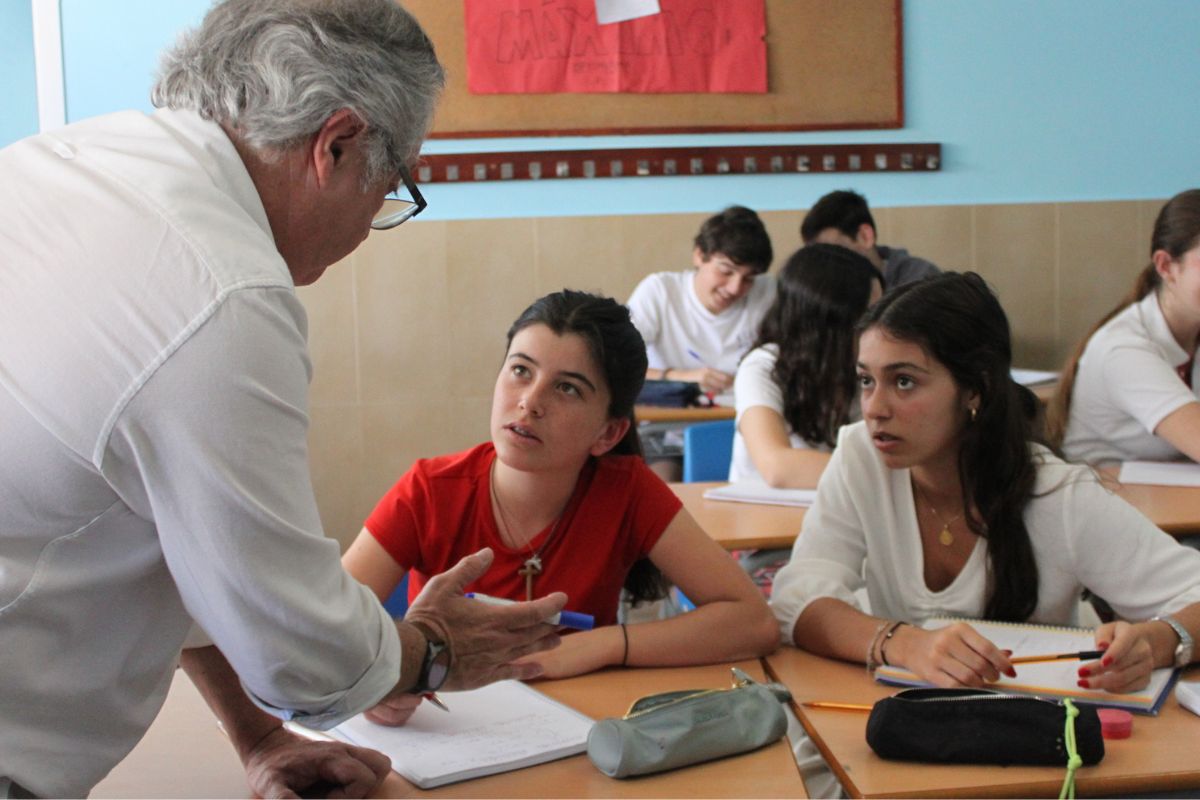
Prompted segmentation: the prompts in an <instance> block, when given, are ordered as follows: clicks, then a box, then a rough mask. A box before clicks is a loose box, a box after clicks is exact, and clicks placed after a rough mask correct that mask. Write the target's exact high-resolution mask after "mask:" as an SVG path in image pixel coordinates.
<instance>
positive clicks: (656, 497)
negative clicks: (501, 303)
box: [343, 290, 779, 724]
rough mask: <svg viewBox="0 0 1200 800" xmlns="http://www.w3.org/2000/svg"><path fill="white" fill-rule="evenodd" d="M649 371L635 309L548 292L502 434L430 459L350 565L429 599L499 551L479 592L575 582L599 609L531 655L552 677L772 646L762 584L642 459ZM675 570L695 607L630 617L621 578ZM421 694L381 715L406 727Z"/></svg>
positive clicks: (495, 425) (515, 594) (729, 656)
mask: <svg viewBox="0 0 1200 800" xmlns="http://www.w3.org/2000/svg"><path fill="white" fill-rule="evenodd" d="M645 374H646V349H645V344H644V343H643V341H642V338H641V336H640V335H639V334H638V332H637V329H636V328H634V326H633V324H632V322H630V319H629V312H628V310H627V309H626V308H625V307H624V306H622V305H620V304H619V303H617V302H616V301H614V300H611V299H609V298H604V297H597V296H595V295H590V294H586V293H583V292H574V291H569V290H568V291H562V292H556V293H554V294H550V295H547V296H545V297H543V298H541V299H539V300H537V301H536V302H534V303H533V305H531V306H530V307H529V308H528V309H526V310H525V312H524V313H523V314H521V316H520V317H519V318H518V319H517V321H516V322H515V323H513V326H512V327H511V328H510V329H509V331H508V349H507V351H506V354H505V358H504V363H503V366H502V368H501V370H500V374H499V376H497V378H496V386H495V391H494V393H493V397H492V415H491V442H490V443H485V444H482V445H479V446H477V447H474V448H471V449H470V450H467V451H465V452H462V453H457V454H453V455H448V456H440V457H437V458H432V459H423V460H421V461H418V462H417V463H416V464H415V465H414V466H413V467H412V469H410V470H409V472H407V473H406V474H405V475H404V476H403V477H402V478H401V479H400V481H399V482H397V484H396V485H395V486H394V487H393V488H392V489H391V490H390V491H389V492H388V493H387V494H386V495H385V496H384V497H383V498H382V499H381V500H380V501H379V504H378V505H377V507H376V508H375V510H374V511H373V512H372V514H371V515H370V517H368V519H367V521H366V524H365V527H364V528H363V530H362V532H361V533H359V535H358V538H357V539H356V540H355V541H354V544H353V545H352V546H351V547H350V549H349V550H348V551H347V552H346V555H345V557H344V558H343V563H344V564H345V566H346V569H347V570H348V571H349V572H350V574H351V575H353V576H354V577H355V578H356V579H358V580H359V581H361V582H363V583H364V584H366V585H367V586H369V587H370V588H371V589H372V590H373V591H374V592H375V593H376V594H377V595H378V596H379V598H380V599H381V600H382V599H384V598H386V597H388V596H389V595H390V594H391V593H392V592H393V591H394V590H395V588H396V586H397V585H399V583H400V582H401V580H402V579H403V578H404V576H405V574H408V573H410V572H411V582H412V583H413V584H414V586H413V587H412V589H411V591H412V592H413V594H414V596H415V593H416V592H417V591H419V589H420V585H422V584H423V582H424V580H425V579H426V578H427V577H428V576H430V575H435V574H437V573H439V572H442V571H444V570H445V569H448V568H449V567H451V566H453V565H454V564H455V563H456V562H457V561H458V560H459V559H460V558H462V557H463V556H466V555H469V554H470V553H473V552H475V551H476V550H478V549H480V548H481V547H491V548H492V549H493V551H494V553H495V560H494V562H493V564H492V567H491V569H490V570H489V571H488V573H487V574H486V575H484V576H483V577H482V578H480V579H479V580H478V581H477V582H476V583H475V584H473V585H471V586H468V587H467V589H468V591H478V592H482V593H485V594H489V595H493V596H499V597H506V598H509V599H513V600H525V599H527V598H529V597H540V596H543V595H545V594H547V593H549V592H552V591H563V592H566V593H567V595H568V596H569V597H570V600H569V601H568V603H567V608H568V609H570V610H572V611H581V612H584V613H588V614H591V615H593V616H594V617H595V618H596V628H595V629H593V630H591V631H585V632H580V633H574V634H571V635H569V636H565V637H564V638H563V642H562V645H561V646H560V647H558V648H556V649H554V650H550V651H546V652H543V653H538V654H536V655H533V656H529V657H528V658H529V659H531V660H536V661H537V662H538V663H539V664H541V665H542V666H543V668H544V670H545V676H546V677H550V678H562V677H567V676H570V675H578V674H581V673H585V672H590V671H592V670H596V669H600V668H601V667H606V666H611V665H627V666H675V665H685V664H700V663H712V662H719V661H731V660H736V659H743V658H751V657H756V656H761V655H765V654H767V653H769V652H771V651H772V650H774V649H775V647H776V645H777V643H778V640H779V630H778V627H777V626H776V624H775V623H774V621H773V619H772V617H771V614H770V612H769V611H768V609H767V606H766V604H765V603H764V602H763V599H762V597H761V595H760V594H759V592H758V591H757V590H756V588H755V587H754V585H753V584H752V583H751V582H750V580H749V579H748V578H747V576H746V574H745V573H744V572H743V571H742V570H741V569H739V568H738V565H737V564H736V562H734V561H733V559H731V558H730V557H729V556H728V554H726V553H725V552H724V551H723V550H722V549H721V548H720V547H719V546H718V545H717V544H715V543H714V542H713V540H712V539H711V538H709V537H708V536H707V535H706V534H705V533H704V531H703V530H701V528H700V526H699V525H698V524H697V523H696V521H695V520H694V519H693V518H692V517H691V515H690V514H688V512H687V511H686V510H684V509H683V508H682V505H681V503H680V502H679V500H678V498H677V497H676V496H675V494H674V493H673V492H672V491H671V490H670V488H669V487H668V486H667V485H666V484H664V483H663V482H662V481H661V480H660V479H659V478H658V477H657V476H655V475H654V474H653V473H652V472H651V471H650V470H649V468H648V467H646V465H645V463H644V462H643V461H642V459H641V458H640V444H639V442H638V435H637V429H636V426H635V424H634V421H633V404H634V400H635V398H636V397H637V394H638V391H639V390H640V389H641V385H642V382H643V380H644V378H645ZM660 570H661V574H660V572H659V571H660ZM664 575H665V578H666V580H667V581H669V582H670V583H673V584H675V585H677V586H679V588H680V589H681V590H682V591H683V592H684V593H685V594H686V595H687V597H688V598H689V599H690V600H691V601H692V602H694V603H695V605H696V609H695V610H694V611H691V612H689V613H687V614H683V615H679V616H675V617H672V618H669V619H663V620H656V621H653V622H645V623H642V624H638V625H631V626H626V625H624V624H617V607H618V604H619V595H620V590H621V587H622V585H624V586H625V587H626V588H627V589H628V590H629V592H630V594H631V596H632V598H633V599H634V600H635V601H640V600H646V599H651V598H654V597H661V596H662V595H663V586H664V585H665V583H664V581H663V576H664ZM419 702H420V698H418V697H415V696H413V697H403V698H401V699H399V700H395V701H391V702H390V703H389V704H388V705H387V706H384V705H380V706H376V708H375V709H372V710H371V711H370V712H368V717H369V718H371V719H373V720H375V721H377V722H381V723H384V724H401V723H402V722H404V720H406V719H407V718H408V716H409V715H410V714H411V713H412V711H413V709H414V708H416V706H417V704H418V703H419Z"/></svg>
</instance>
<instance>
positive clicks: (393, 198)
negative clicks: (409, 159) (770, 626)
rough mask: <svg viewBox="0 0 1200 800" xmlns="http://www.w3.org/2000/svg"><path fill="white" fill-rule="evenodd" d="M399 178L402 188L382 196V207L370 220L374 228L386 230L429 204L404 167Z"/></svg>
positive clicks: (414, 214) (409, 217) (405, 220)
mask: <svg viewBox="0 0 1200 800" xmlns="http://www.w3.org/2000/svg"><path fill="white" fill-rule="evenodd" d="M400 180H401V181H403V182H404V188H403V189H397V190H396V191H394V192H389V193H388V195H387V197H385V198H383V207H382V208H380V209H379V213H378V214H377V215H376V216H375V219H373V220H371V227H372V228H373V229H374V230H377V231H386V230H387V229H388V228H394V227H396V226H397V225H399V224H401V223H403V222H407V221H408V220H409V219H411V218H413V217H415V216H416V215H417V214H420V213H421V212H422V211H424V210H425V206H427V205H429V204H428V203H426V202H425V198H424V197H422V196H421V190H420V189H418V188H417V184H416V183H414V182H413V179H412V175H409V174H408V170H407V169H406V168H404V167H401V168H400ZM406 195H407V196H406Z"/></svg>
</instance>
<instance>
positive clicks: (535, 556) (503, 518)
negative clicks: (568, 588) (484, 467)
mask: <svg viewBox="0 0 1200 800" xmlns="http://www.w3.org/2000/svg"><path fill="white" fill-rule="evenodd" d="M488 491H489V492H490V493H491V496H492V503H493V504H494V505H495V506H496V511H497V512H498V513H497V514H496V518H497V519H498V520H499V521H500V528H501V531H500V532H501V534H502V537H501V538H507V539H508V541H510V542H512V543H513V544H514V546H515V545H516V541H517V540H516V538H515V537H514V536H513V535H512V529H511V528H509V526H508V515H507V514H506V513H505V512H504V506H503V505H501V504H500V495H499V494H497V492H496V461H495V459H493V460H492V466H491V469H490V471H489V472H488ZM574 497H575V493H574V491H572V492H571V497H570V498H568V499H567V503H566V505H564V506H563V508H562V511H559V512H558V517H556V518H555V520H554V526H553V527H551V528H550V534H549V535H548V536H547V537H546V540H545V541H544V542H542V546H541V547H539V548H538V549H537V550H536V551H535V550H534V549H533V548H532V547H530V546H529V542H532V541H533V540H534V539H535V538H537V534H534V536H533V537H531V538H530V539H529V540H528V541H526V542H525V543H524V545H523V546H524V548H525V552H526V553H528V554H529V558H527V559H525V563H524V564H522V565H521V567H520V568H519V569H518V570H517V574H518V575H520V576H521V577H523V578H524V579H525V599H526V600H532V599H533V579H534V578H536V577H537V576H538V575H541V574H542V551H543V550H545V549H546V545H548V544H550V542H552V541H553V540H554V534H556V533H558V525H559V523H560V522H562V518H563V516H564V515H565V514H566V512H567V507H568V506H570V505H571V499H573V498H574Z"/></svg>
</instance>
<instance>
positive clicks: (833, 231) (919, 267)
mask: <svg viewBox="0 0 1200 800" xmlns="http://www.w3.org/2000/svg"><path fill="white" fill-rule="evenodd" d="M878 236H879V232H878V230H877V229H876V227H875V218H874V217H872V216H871V209H870V208H868V207H867V199H866V198H865V197H863V196H862V195H861V194H859V193H858V192H852V191H849V190H840V191H836V192H830V193H829V194H827V195H825V196H824V197H822V198H821V199H820V200H818V201H817V203H816V205H814V206H813V207H812V208H811V209H809V212H808V214H806V215H805V216H804V221H803V222H802V223H800V239H801V240H802V241H803V242H804V243H805V244H814V243H818V242H824V243H827V244H839V245H841V246H842V247H848V248H850V249H851V250H853V251H855V252H856V253H859V254H860V255H862V256H864V257H865V258H866V259H867V260H868V261H870V262H871V264H873V265H874V267H875V269H877V270H879V271H880V272H882V273H883V280H884V283H885V284H886V285H887V287H888V288H889V289H893V288H895V287H897V286H903V285H904V284H906V283H909V282H911V281H919V280H921V279H922V278H928V277H929V276H931V275H937V274H938V272H939V270H938V268H937V267H936V266H934V265H933V264H932V263H931V262H929V261H926V260H925V259H923V258H917V257H916V256H913V255H909V253H908V251H907V250H905V249H904V248H902V247H885V246H884V245H881V244H878Z"/></svg>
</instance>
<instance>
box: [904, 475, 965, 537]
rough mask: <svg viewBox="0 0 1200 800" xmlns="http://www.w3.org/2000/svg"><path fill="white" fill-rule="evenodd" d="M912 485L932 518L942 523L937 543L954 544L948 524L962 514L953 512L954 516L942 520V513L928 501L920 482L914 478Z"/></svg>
mask: <svg viewBox="0 0 1200 800" xmlns="http://www.w3.org/2000/svg"><path fill="white" fill-rule="evenodd" d="M912 485H913V487H914V488H915V489H916V490H917V493H918V494H920V495H921V499H922V500H924V501H925V505H926V506H928V507H929V510H930V511H932V512H933V516H934V518H935V519H936V520H937V521H938V522H940V523H942V530H941V532H940V533H939V534H938V535H937V540H938V543H939V544H941V545H942V547H949V546H950V545H952V544H954V534H953V533H951V532H950V526H951V525H952V524H953V523H955V522H958V518H959V517H961V516H962V514H961V513H960V514H955V515H954V517H953V518H952V519H950V520H949V521H947V520H943V519H942V515H941V514H939V513H938V510H937V509H936V508H934V507H933V503H931V502H929V495H927V494H925V490H924V489H922V488H921V484H919V483H917V482H916V481H915V480H914V481H913V482H912ZM964 511H965V509H964Z"/></svg>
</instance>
